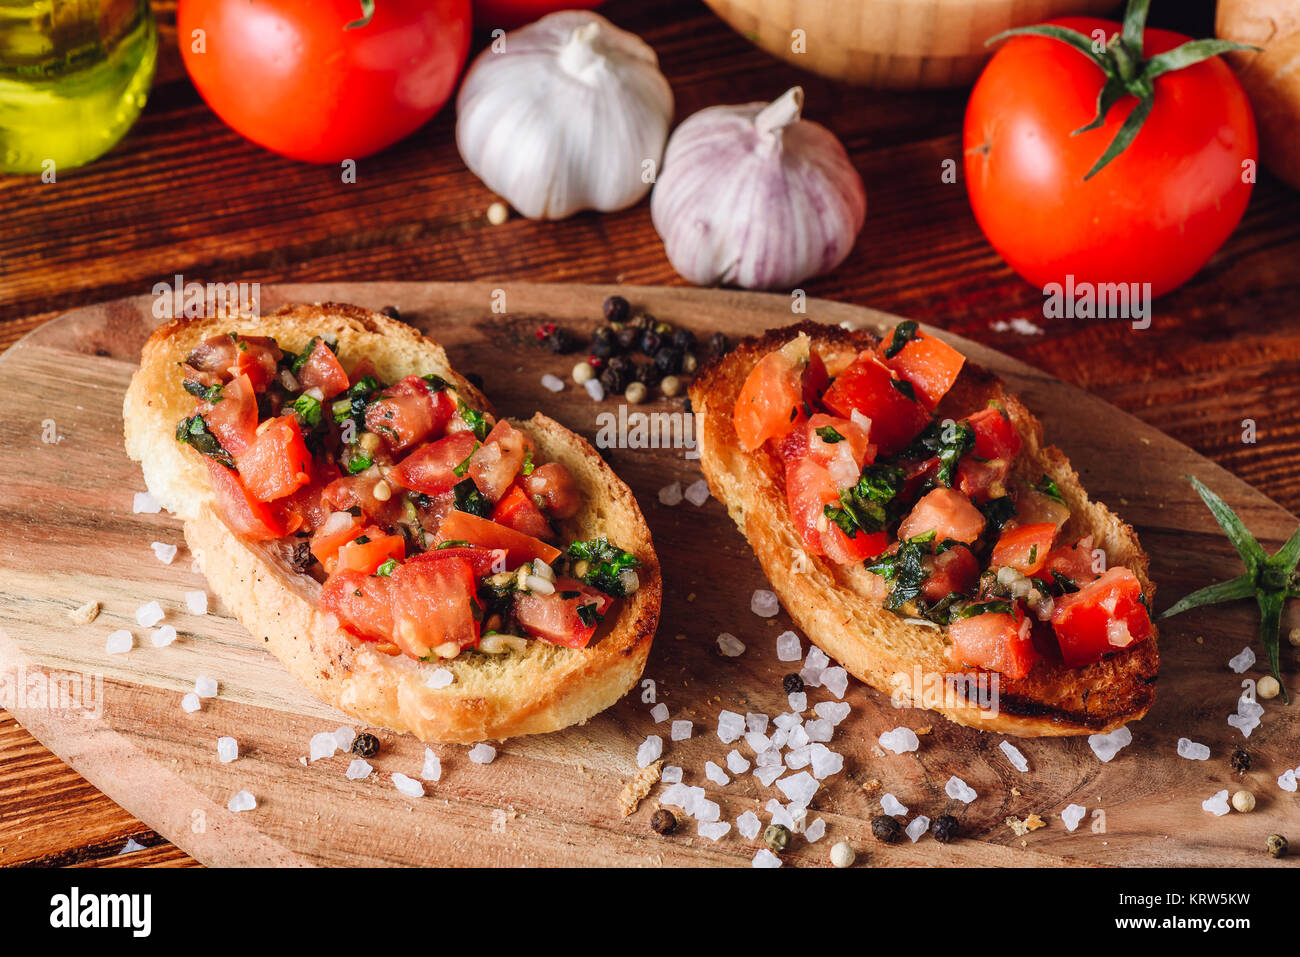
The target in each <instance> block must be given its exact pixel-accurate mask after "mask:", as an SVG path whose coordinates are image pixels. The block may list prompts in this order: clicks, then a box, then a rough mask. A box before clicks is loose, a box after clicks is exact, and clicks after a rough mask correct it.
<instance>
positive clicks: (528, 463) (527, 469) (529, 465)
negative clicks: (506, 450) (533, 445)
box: [523, 449, 536, 475]
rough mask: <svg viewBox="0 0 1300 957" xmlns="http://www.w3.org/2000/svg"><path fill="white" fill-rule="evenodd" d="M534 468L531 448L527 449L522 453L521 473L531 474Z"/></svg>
mask: <svg viewBox="0 0 1300 957" xmlns="http://www.w3.org/2000/svg"><path fill="white" fill-rule="evenodd" d="M534 468H536V466H535V465H533V450H532V449H529V450H528V451H527V452H525V453H524V467H523V473H524V474H525V475H532V474H533V469H534Z"/></svg>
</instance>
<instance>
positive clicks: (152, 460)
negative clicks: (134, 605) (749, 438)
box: [123, 304, 662, 742]
mask: <svg viewBox="0 0 1300 957" xmlns="http://www.w3.org/2000/svg"><path fill="white" fill-rule="evenodd" d="M123 417H124V421H125V434H126V449H127V452H128V454H130V456H131V457H132V458H133V459H135V460H137V461H139V462H140V464H141V467H142V469H143V471H144V477H145V482H146V484H147V485H148V488H149V491H150V492H151V493H152V494H153V495H154V497H155V498H157V499H158V501H159V502H161V503H162V504H163V506H164V507H166V508H167V509H168V510H170V511H171V512H173V513H174V514H176V515H177V516H179V517H180V518H181V519H182V520H183V521H184V523H185V537H186V541H187V542H188V544H189V546H190V548H191V550H192V551H193V553H194V554H195V556H196V557H197V558H198V560H199V561H200V563H201V566H202V568H203V570H204V573H205V574H206V576H207V578H208V581H209V583H210V584H211V586H212V588H213V590H214V591H215V592H216V593H217V594H218V595H219V596H220V597H221V599H222V600H223V601H224V602H225V604H226V605H227V606H228V607H229V608H230V609H231V610H232V611H233V612H234V613H235V615H236V616H237V617H238V618H239V620H240V621H241V622H242V623H243V625H244V627H246V628H247V629H248V631H249V632H250V633H251V634H252V635H253V636H254V637H255V638H257V639H260V640H261V641H264V642H265V643H266V647H267V648H269V649H270V650H271V652H273V653H274V654H275V655H276V656H277V657H278V658H279V659H280V660H281V661H282V662H283V663H284V665H285V667H286V668H288V670H289V671H290V673H291V674H293V675H294V677H296V678H297V679H298V680H299V681H301V682H302V683H303V684H304V685H306V686H307V687H308V688H309V689H310V690H311V691H313V692H314V693H315V694H317V695H318V696H319V697H321V698H322V699H324V700H325V701H326V702H328V703H330V704H332V705H334V706H335V707H337V708H339V709H340V710H342V711H344V712H346V713H348V714H350V715H353V716H354V717H356V718H358V719H359V720H361V721H364V722H366V723H367V724H370V725H375V726H380V727H385V728H390V729H392V730H394V731H399V732H410V733H412V734H414V735H415V736H417V737H418V738H420V739H422V740H426V741H445V742H472V741H480V740H484V739H502V738H509V737H514V736H517V735H524V734H536V733H540V732H546V731H554V730H557V729H559V728H564V727H567V726H569V725H572V724H576V723H579V722H583V721H586V720H587V719H588V718H590V717H591V716H593V715H595V714H596V713H598V712H600V711H602V710H604V709H605V708H607V707H609V706H610V705H611V704H613V703H614V702H615V701H617V700H618V699H619V698H620V697H622V696H623V695H624V694H625V693H626V692H627V691H628V689H629V688H631V687H632V686H633V685H634V684H635V683H636V681H637V679H638V678H639V677H640V675H641V670H642V668H643V667H644V665H645V661H646V656H647V655H648V653H649V649H650V643H651V640H652V638H653V635H654V631H655V627H656V624H657V621H658V614H659V603H660V597H661V593H662V585H661V581H660V577H659V564H658V561H657V559H656V557H655V552H654V548H653V546H652V543H651V540H650V533H649V531H648V529H647V528H646V524H645V520H644V519H643V517H642V515H641V511H640V509H639V508H638V507H637V503H636V500H635V499H634V498H633V496H632V493H631V492H630V491H629V490H628V488H627V486H626V485H624V484H623V482H622V481H620V480H619V478H618V477H617V476H616V475H614V473H613V472H612V471H610V469H609V467H608V466H607V465H606V464H605V463H604V461H603V460H602V459H601V457H600V456H599V455H598V454H597V453H596V452H595V451H594V450H593V449H592V448H591V446H590V445H588V444H587V442H585V441H584V440H583V439H582V438H580V437H579V436H577V435H575V434H573V433H572V432H570V431H568V430H567V429H565V428H564V427H563V426H561V425H559V424H558V423H557V422H554V421H553V420H551V419H549V418H547V417H546V416H544V415H542V414H540V413H538V414H536V415H534V416H533V417H532V418H531V419H528V420H526V421H512V420H509V419H499V418H497V416H496V414H495V412H494V410H493V408H492V406H491V404H490V403H489V402H488V401H487V399H486V398H485V397H484V396H483V395H482V394H481V393H480V392H479V390H478V389H476V388H475V387H474V386H473V385H471V384H470V383H469V382H468V381H467V380H466V379H465V378H464V377H462V376H461V375H459V374H458V373H457V372H456V371H455V370H454V369H452V368H451V366H450V364H449V363H448V360H447V356H446V354H445V352H444V351H443V349H442V348H441V347H440V346H439V345H438V344H437V343H435V342H432V341H430V340H429V339H426V338H424V337H423V336H421V335H420V334H419V333H417V332H416V331H415V330H414V329H412V328H411V327H410V326H407V325H405V324H403V323H400V322H396V321H394V320H392V319H389V318H387V317H385V316H382V315H379V314H377V313H373V312H370V311H368V310H364V309H359V308H356V307H354V306H347V305H338V304H324V305H300V306H294V307H288V308H285V309H282V310H280V311H278V312H276V313H274V314H272V315H270V316H267V317H264V318H261V319H229V320H226V319H178V320H175V321H172V322H169V323H167V324H166V325H164V326H162V327H161V328H159V329H158V330H157V331H156V332H154V334H153V335H152V336H151V337H150V338H149V341H148V342H147V343H146V344H145V347H144V351H143V354H142V356H141V364H140V369H139V371H137V372H136V374H135V376H134V378H133V379H132V382H131V386H130V388H129V390H128V392H127V395H126V400H125V405H124V409H123Z"/></svg>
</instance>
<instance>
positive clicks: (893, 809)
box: [880, 792, 907, 817]
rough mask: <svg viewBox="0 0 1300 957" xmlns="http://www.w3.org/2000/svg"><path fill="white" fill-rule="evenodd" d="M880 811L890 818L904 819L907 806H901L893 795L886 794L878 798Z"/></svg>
mask: <svg viewBox="0 0 1300 957" xmlns="http://www.w3.org/2000/svg"><path fill="white" fill-rule="evenodd" d="M880 810H882V811H884V812H885V813H886V814H888V815H891V816H892V817H906V816H907V805H905V804H903V803H902V802H901V801H899V800H898V798H896V797H894V795H892V794H890V793H888V792H886V793H884V794H882V795H881V796H880Z"/></svg>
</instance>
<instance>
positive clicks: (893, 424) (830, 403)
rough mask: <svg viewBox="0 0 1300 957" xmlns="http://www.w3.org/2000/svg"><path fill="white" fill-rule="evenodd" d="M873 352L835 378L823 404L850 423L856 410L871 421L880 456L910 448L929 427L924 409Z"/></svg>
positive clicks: (859, 357)
mask: <svg viewBox="0 0 1300 957" xmlns="http://www.w3.org/2000/svg"><path fill="white" fill-rule="evenodd" d="M906 388H907V386H906V385H904V386H899V384H898V380H897V379H895V378H894V375H893V373H892V372H891V371H890V369H889V368H888V367H887V366H885V365H883V364H881V362H880V361H879V360H878V359H877V358H876V355H875V353H874V352H863V353H862V354H861V355H859V356H858V358H857V359H855V360H854V361H853V364H852V365H850V366H849V367H848V368H847V369H845V370H844V371H843V372H841V373H840V374H839V375H838V376H836V377H835V381H834V382H832V383H831V385H830V388H829V389H827V390H826V393H825V394H824V395H823V396H822V401H823V403H825V405H826V408H828V409H829V410H830V411H831V412H833V413H834V414H835V415H838V416H839V417H840V418H844V419H851V418H852V417H853V412H854V410H855V409H856V410H857V411H858V412H860V413H861V414H862V415H865V416H866V417H867V418H868V419H870V420H871V441H872V442H874V443H875V445H876V449H877V451H878V452H879V454H881V455H892V454H893V453H895V452H899V451H902V450H903V449H905V448H907V446H908V445H909V444H910V443H911V441H912V439H914V438H916V436H917V435H918V434H919V433H920V432H921V430H922V429H924V428H925V427H926V426H927V425H928V424H929V423H930V413H929V412H928V411H927V410H926V408H925V406H923V405H921V404H920V403H919V402H917V401H915V400H914V399H911V398H909V397H908V396H907V395H906V394H905V393H904V390H905V389H906Z"/></svg>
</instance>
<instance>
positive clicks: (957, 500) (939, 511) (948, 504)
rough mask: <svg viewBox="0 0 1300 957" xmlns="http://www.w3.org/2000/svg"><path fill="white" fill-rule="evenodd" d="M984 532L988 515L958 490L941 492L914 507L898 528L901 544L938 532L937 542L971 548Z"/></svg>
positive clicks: (929, 494)
mask: <svg viewBox="0 0 1300 957" xmlns="http://www.w3.org/2000/svg"><path fill="white" fill-rule="evenodd" d="M983 530H984V515H983V513H981V512H980V510H979V509H977V508H976V507H975V506H974V505H972V504H971V503H970V499H968V498H967V497H966V496H965V495H962V494H961V492H958V491H957V490H956V489H951V488H937V489H934V490H933V491H931V492H927V493H926V494H925V495H924V496H922V498H921V500H920V501H919V502H917V503H916V504H915V505H913V506H912V511H911V512H910V513H908V516H907V518H905V519H903V523H902V524H901V525H899V526H898V540H899V541H900V542H901V541H906V540H907V539H909V538H916V537H917V536H918V535H924V534H925V533H926V532H934V533H935V541H936V542H943V541H947V540H948V539H952V540H953V541H955V542H965V543H966V544H968V545H969V544H970V543H971V542H973V541H975V539H977V538H979V537H980V532H982V531H983Z"/></svg>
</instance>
